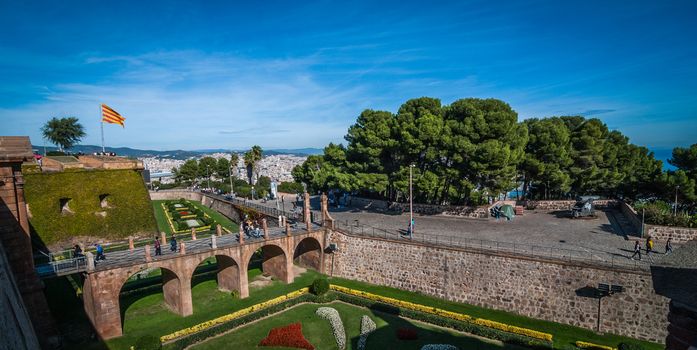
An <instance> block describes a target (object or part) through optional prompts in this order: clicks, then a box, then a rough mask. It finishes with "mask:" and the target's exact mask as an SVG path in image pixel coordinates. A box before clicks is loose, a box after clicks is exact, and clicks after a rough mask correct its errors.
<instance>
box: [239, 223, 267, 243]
mask: <svg viewBox="0 0 697 350" xmlns="http://www.w3.org/2000/svg"><path fill="white" fill-rule="evenodd" d="M242 229H243V230H244V234H245V235H247V237H255V238H260V237H263V236H264V233H263V230H262V229H261V227H259V225H257V224H256V222H254V221H252V220H251V219H247V220H246V221H245V222H243V223H242Z"/></svg>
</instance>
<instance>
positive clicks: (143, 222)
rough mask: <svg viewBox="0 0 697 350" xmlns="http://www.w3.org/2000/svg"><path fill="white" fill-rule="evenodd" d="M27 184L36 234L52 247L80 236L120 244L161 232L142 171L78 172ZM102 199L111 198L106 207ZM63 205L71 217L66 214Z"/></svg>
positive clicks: (39, 176)
mask: <svg viewBox="0 0 697 350" xmlns="http://www.w3.org/2000/svg"><path fill="white" fill-rule="evenodd" d="M24 178H25V197H26V201H27V203H28V205H29V211H30V215H31V216H30V219H29V222H30V224H31V226H32V230H33V231H34V233H36V235H37V236H38V237H39V238H40V239H41V240H42V241H43V242H44V243H45V244H47V245H49V244H54V243H57V242H60V241H63V240H66V239H69V238H71V237H75V236H90V237H99V238H104V239H120V238H125V237H128V236H129V235H139V234H145V233H152V232H157V224H156V222H155V216H154V214H153V210H152V205H151V204H150V197H149V195H148V191H147V189H146V188H145V184H144V182H143V179H142V177H141V174H140V172H139V171H136V170H74V171H64V172H59V173H31V172H29V173H28V174H26V175H25V176H24ZM100 196H105V198H106V205H107V206H106V207H102V202H101V198H100ZM61 199H63V201H66V199H67V205H68V208H69V211H67V210H65V211H62V210H61Z"/></svg>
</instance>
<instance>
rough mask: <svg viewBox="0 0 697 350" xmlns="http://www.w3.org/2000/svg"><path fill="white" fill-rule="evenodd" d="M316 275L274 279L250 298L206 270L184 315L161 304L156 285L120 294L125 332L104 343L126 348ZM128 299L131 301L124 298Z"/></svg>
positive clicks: (290, 288) (271, 295)
mask: <svg viewBox="0 0 697 350" xmlns="http://www.w3.org/2000/svg"><path fill="white" fill-rule="evenodd" d="M248 273H249V274H250V276H256V275H258V274H259V273H260V270H258V269H250V270H249V271H248ZM318 276H319V274H318V273H317V272H314V271H307V272H306V273H304V274H302V275H300V276H298V277H296V278H295V281H294V282H293V283H291V284H283V283H281V282H279V281H273V283H272V285H270V286H267V287H264V288H261V289H253V288H250V291H249V298H246V299H233V298H232V297H231V296H230V293H224V292H221V291H218V289H217V283H216V281H215V273H209V274H207V275H204V276H202V277H201V278H198V277H197V278H194V280H193V282H192V285H193V287H192V291H191V293H192V297H193V302H194V314H193V315H191V316H187V317H181V316H179V315H177V314H174V313H172V312H171V311H169V310H168V309H167V308H166V307H165V306H164V300H163V296H162V290H161V289H159V288H158V289H155V290H154V291H151V292H150V293H145V294H144V295H138V294H133V295H129V296H128V298H124V297H122V298H121V304H122V308H123V307H124V306H125V305H127V306H126V309H125V310H122V313H125V317H124V335H123V336H122V337H120V338H116V339H112V340H108V341H107V342H106V345H107V346H108V347H109V349H128V348H129V347H130V346H131V345H133V344H135V341H136V340H137V339H138V338H139V337H141V336H143V335H146V334H150V335H155V336H157V337H159V336H162V335H165V334H169V333H172V332H174V331H177V330H180V329H182V328H186V327H191V326H193V325H196V324H198V323H201V322H204V321H207V320H210V319H212V318H216V317H218V316H222V315H225V314H228V313H231V312H234V311H236V310H239V309H242V308H245V307H248V306H252V305H254V304H258V303H260V302H262V301H266V300H269V299H272V298H275V297H277V296H280V295H283V294H286V293H290V292H292V291H295V290H298V289H300V288H303V287H306V286H308V285H309V284H310V283H312V281H313V280H315V278H317V277H318ZM131 298H132V299H133V300H124V299H131ZM129 303H130V304H129Z"/></svg>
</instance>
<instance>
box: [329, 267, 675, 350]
mask: <svg viewBox="0 0 697 350" xmlns="http://www.w3.org/2000/svg"><path fill="white" fill-rule="evenodd" d="M330 283H332V284H337V285H341V286H344V287H348V288H353V289H359V290H362V291H366V292H370V293H374V294H379V295H382V296H386V297H391V298H395V299H401V300H408V301H410V302H413V303H417V304H422V305H427V306H432V307H437V308H441V309H445V310H450V311H454V312H459V313H463V314H468V315H470V316H475V317H480V318H485V319H488V320H493V321H498V322H503V323H506V324H510V325H515V326H519V327H524V328H530V329H534V330H537V331H541V332H546V333H550V334H552V335H554V347H555V348H557V349H562V348H564V347H567V346H568V345H571V344H573V343H575V342H576V341H577V340H583V341H587V342H592V343H596V344H602V345H609V346H612V347H617V344H619V343H620V342H631V343H637V344H641V346H643V347H644V348H645V349H650V350H660V349H664V348H665V346H663V345H661V344H657V343H651V342H646V341H641V340H636V339H631V338H627V337H621V336H618V335H614V334H597V333H595V332H593V331H590V330H587V329H584V328H579V327H574V326H568V325H563V324H560V323H554V322H549V321H543V320H538V319H533V318H529V317H525V316H520V315H516V314H513V313H510V312H505V311H499V310H492V309H486V308H482V307H478V306H473V305H468V304H462V303H457V302H452V301H447V300H444V299H439V298H435V297H431V296H427V295H423V294H419V293H414V292H408V291H404V290H400V289H396V288H390V287H384V286H378V285H373V284H368V283H364V282H358V281H352V280H347V279H343V278H336V277H334V278H330Z"/></svg>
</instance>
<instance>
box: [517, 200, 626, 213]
mask: <svg viewBox="0 0 697 350" xmlns="http://www.w3.org/2000/svg"><path fill="white" fill-rule="evenodd" d="M574 204H576V201H575V200H527V201H521V202H520V203H519V205H523V206H525V208H526V209H527V208H534V209H535V210H540V211H556V210H571V208H572V207H573V206H574ZM593 204H594V205H595V207H596V208H608V207H616V206H617V205H618V201H616V200H614V199H599V200H596V201H593Z"/></svg>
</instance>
